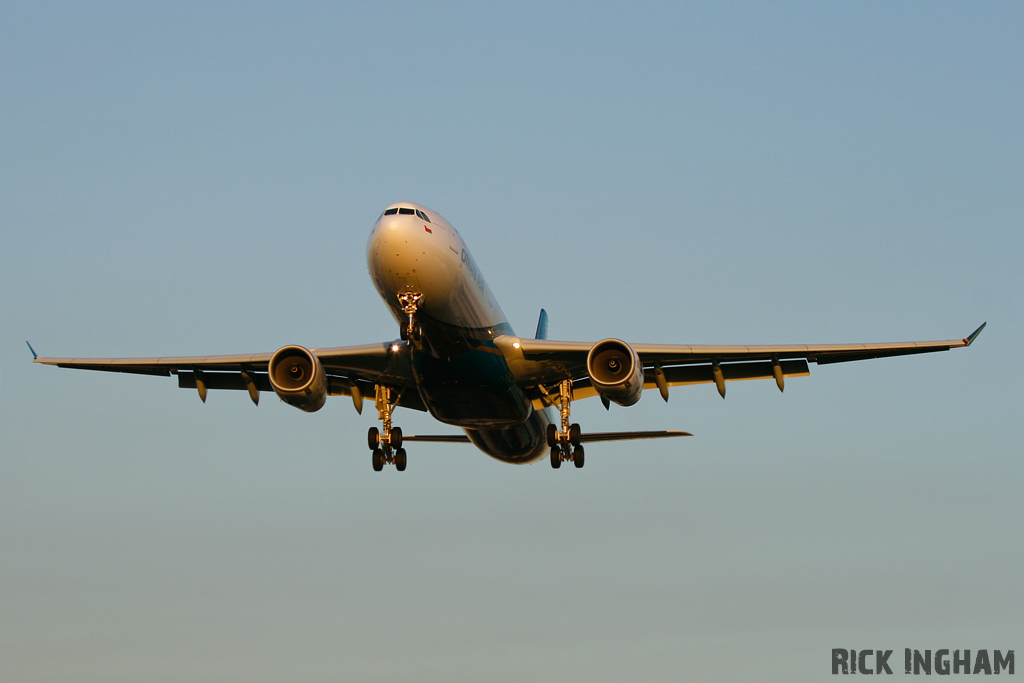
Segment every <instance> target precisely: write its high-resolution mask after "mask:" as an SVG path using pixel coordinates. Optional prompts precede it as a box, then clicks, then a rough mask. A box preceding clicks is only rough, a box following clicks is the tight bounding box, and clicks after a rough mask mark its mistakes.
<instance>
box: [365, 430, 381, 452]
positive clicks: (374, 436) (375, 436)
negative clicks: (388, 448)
mask: <svg viewBox="0 0 1024 683" xmlns="http://www.w3.org/2000/svg"><path fill="white" fill-rule="evenodd" d="M366 441H367V443H368V444H369V445H370V450H371V451H372V450H373V449H375V448H376V447H377V446H379V445H380V430H378V429H377V428H376V427H370V431H369V433H367V435H366Z"/></svg>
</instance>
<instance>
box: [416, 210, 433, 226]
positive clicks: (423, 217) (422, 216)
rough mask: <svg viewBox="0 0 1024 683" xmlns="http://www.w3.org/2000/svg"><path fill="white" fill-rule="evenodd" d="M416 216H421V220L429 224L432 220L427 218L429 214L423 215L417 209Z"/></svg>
mask: <svg viewBox="0 0 1024 683" xmlns="http://www.w3.org/2000/svg"><path fill="white" fill-rule="evenodd" d="M416 215H417V216H419V217H420V218H422V219H423V220H425V221H426V222H428V223H429V222H430V219H429V218H427V214H425V213H423V212H422V211H420V210H419V209H416Z"/></svg>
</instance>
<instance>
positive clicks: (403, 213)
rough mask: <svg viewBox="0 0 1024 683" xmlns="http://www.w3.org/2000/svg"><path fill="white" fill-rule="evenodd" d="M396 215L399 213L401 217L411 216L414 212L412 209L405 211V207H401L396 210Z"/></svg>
mask: <svg viewBox="0 0 1024 683" xmlns="http://www.w3.org/2000/svg"><path fill="white" fill-rule="evenodd" d="M398 213H400V214H402V215H412V214H414V213H416V212H415V211H413V210H412V209H406V208H405V207H402V208H401V209H399V210H398Z"/></svg>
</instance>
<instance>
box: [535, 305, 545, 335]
mask: <svg viewBox="0 0 1024 683" xmlns="http://www.w3.org/2000/svg"><path fill="white" fill-rule="evenodd" d="M533 338H534V339H547V338H548V312H547V311H545V310H544V309H543V308H542V309H540V318H538V319H537V334H535V335H533Z"/></svg>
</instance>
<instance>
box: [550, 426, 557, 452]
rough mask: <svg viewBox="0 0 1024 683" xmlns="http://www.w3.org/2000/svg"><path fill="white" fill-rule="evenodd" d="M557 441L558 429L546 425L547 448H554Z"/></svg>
mask: <svg viewBox="0 0 1024 683" xmlns="http://www.w3.org/2000/svg"><path fill="white" fill-rule="evenodd" d="M557 441H558V427H556V426H555V425H553V424H550V423H548V446H549V447H551V448H554V447H555V444H556V443H557Z"/></svg>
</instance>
